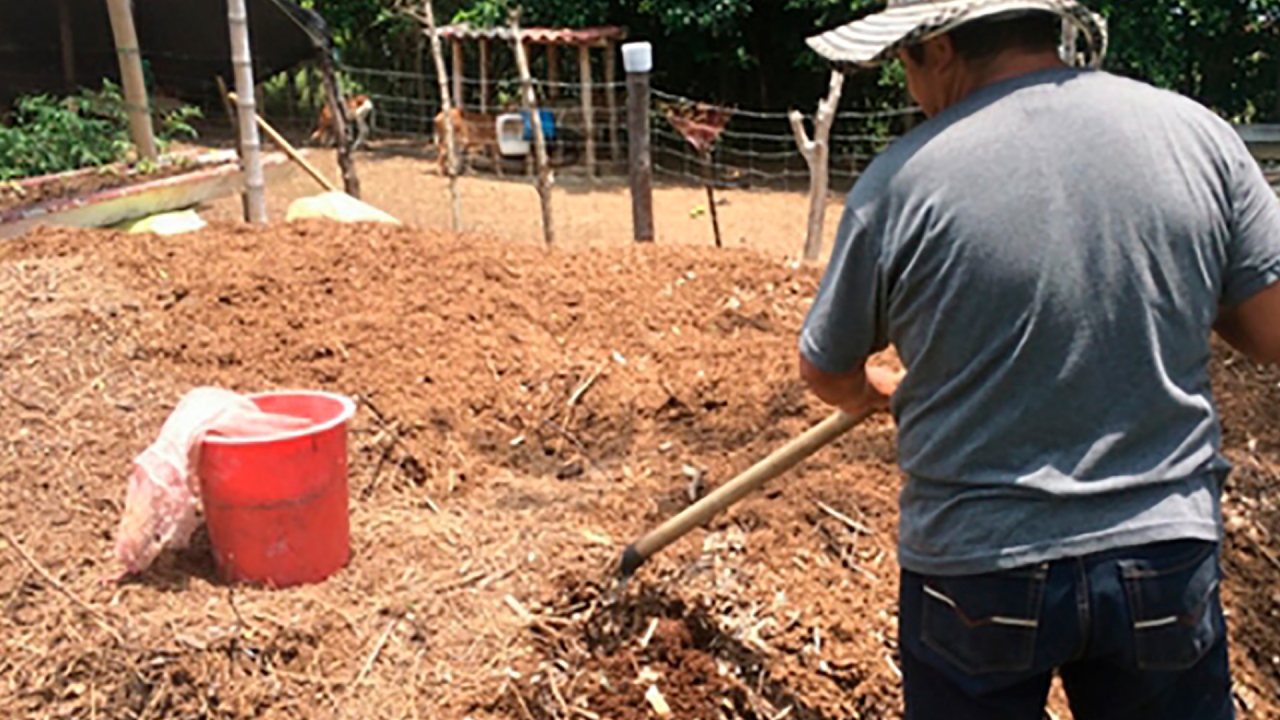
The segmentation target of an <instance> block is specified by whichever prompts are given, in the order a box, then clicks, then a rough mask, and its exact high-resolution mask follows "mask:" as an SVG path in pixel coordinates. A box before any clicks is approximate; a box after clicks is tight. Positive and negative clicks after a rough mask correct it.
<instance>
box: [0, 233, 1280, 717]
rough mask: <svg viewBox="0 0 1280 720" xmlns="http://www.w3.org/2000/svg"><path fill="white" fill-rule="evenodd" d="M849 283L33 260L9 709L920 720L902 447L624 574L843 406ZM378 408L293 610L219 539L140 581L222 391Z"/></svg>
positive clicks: (34, 250)
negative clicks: (227, 568)
mask: <svg viewBox="0 0 1280 720" xmlns="http://www.w3.org/2000/svg"><path fill="white" fill-rule="evenodd" d="M816 281H817V271H816V270H815V269H813V268H796V267H794V266H791V265H788V264H786V263H784V262H781V261H774V260H771V259H769V258H766V257H763V256H761V255H758V254H753V253H751V252H748V251H715V250H714V249H697V248H669V247H650V248H626V249H610V250H594V251H584V252H574V253H565V252H550V253H548V252H546V251H544V250H542V249H540V248H537V247H531V246H512V245H509V244H507V245H504V244H499V243H494V242H490V241H487V240H484V239H482V238H476V237H455V236H450V235H443V234H432V233H426V232H422V231H415V230H397V229H388V228H367V227H338V226H331V225H321V224H304V225H299V226H292V227H271V228H267V229H262V230H249V229H246V228H240V227H230V226H223V227H212V228H210V229H207V230H205V231H202V232H200V233H197V234H195V235H191V236H184V237H177V238H158V237H150V236H126V235H120V234H112V233H101V232H72V231H44V232H41V233H39V234H37V235H34V236H31V237H28V238H24V239H20V240H17V241H12V242H10V243H7V244H5V245H3V246H0V299H2V300H0V302H3V304H4V305H3V306H4V308H5V312H4V313H3V314H2V315H0V406H2V407H3V408H4V412H3V413H0V438H3V439H4V443H5V447H4V453H3V455H2V456H0V528H3V529H4V530H5V540H8V541H11V542H6V543H5V544H4V551H3V552H0V644H2V648H0V687H2V688H3V690H2V691H0V714H3V715H4V716H6V717H56V718H91V717H95V718H97V717H101V718H147V719H155V718H162V717H174V718H178V717H184V718H185V717H191V718H225V719H228V720H230V719H241V718H244V719H247V718H324V717H350V718H394V719H396V720H400V719H402V718H419V717H423V718H426V717H431V718H446V717H447V718H462V717H468V716H469V717H473V718H477V719H479V718H484V717H506V718H519V719H520V720H532V719H536V720H543V719H549V718H557V719H559V720H567V719H568V718H571V717H579V718H586V719H587V720H591V719H592V718H617V719H619V720H627V719H631V718H637V719H638V718H649V717H653V716H654V715H655V708H660V707H661V705H662V704H665V705H666V706H667V707H669V708H670V710H671V712H672V713H673V715H674V716H675V717H680V718H707V719H717V718H750V719H752V720H755V719H761V720H764V719H778V718H782V717H790V718H852V717H861V718H896V717H899V716H900V699H899V694H898V689H897V688H898V676H897V674H896V673H897V666H896V659H895V658H896V647H895V644H894V635H895V619H894V607H895V602H894V589H895V582H896V578H895V573H896V569H895V568H896V565H895V561H894V557H893V546H894V525H895V511H894V502H895V498H896V493H897V487H898V476H897V473H896V470H895V469H894V451H893V442H892V428H891V427H890V426H889V425H888V423H887V422H885V421H883V420H878V421H875V422H872V423H871V424H869V425H867V426H864V427H862V428H859V429H857V430H855V431H854V432H853V433H851V434H850V435H849V436H848V437H846V438H844V439H842V440H841V441H840V442H839V443H837V444H836V445H835V446H833V447H831V448H828V449H826V450H824V451H823V452H821V453H820V454H819V455H817V456H815V457H814V458H812V459H811V460H810V461H809V462H807V463H805V464H804V465H802V466H801V467H800V468H797V470H796V471H794V472H792V473H791V474H789V475H788V476H786V477H785V478H781V479H779V480H778V481H776V482H774V483H773V484H772V485H771V487H770V489H768V490H767V491H766V492H765V493H762V494H761V495H759V496H757V497H753V498H750V499H748V500H747V501H744V502H743V503H742V504H741V505H740V506H739V507H737V508H735V509H734V510H733V511H732V512H731V513H729V514H728V515H726V516H724V517H722V518H719V519H717V520H716V521H714V522H713V523H712V525H711V526H710V527H709V528H707V530H706V532H700V533H697V534H695V536H691V537H689V538H686V539H684V540H682V541H681V542H680V543H678V544H677V545H676V546H673V547H672V548H671V549H670V550H669V551H668V552H666V553H665V554H664V555H663V556H661V557H659V558H657V559H655V560H654V561H653V562H652V563H651V565H649V566H646V568H645V569H644V570H642V572H641V575H640V577H639V578H638V581H637V582H635V583H633V584H632V587H631V588H630V589H629V591H628V593H627V594H626V595H625V596H623V597H622V598H621V600H620V601H617V602H614V601H613V600H614V598H611V597H610V596H609V594H608V592H607V590H608V588H607V586H606V584H605V581H606V579H607V578H606V570H607V567H608V565H609V563H610V561H612V560H613V559H614V558H615V557H616V554H617V552H618V549H619V547H620V546H621V544H623V543H625V542H627V541H629V540H631V539H633V538H634V537H635V536H636V535H638V534H640V533H641V532H643V531H644V530H645V529H647V528H648V527H650V526H651V525H653V524H654V523H656V522H657V521H659V520H661V519H664V518H666V517H667V516H669V515H670V514H671V513H673V512H675V511H677V510H679V509H680V508H682V507H684V506H685V505H687V504H688V503H689V502H691V501H692V500H693V499H694V498H696V497H698V496H699V495H700V494H702V493H704V492H705V491H706V490H707V489H708V488H709V487H713V486H714V485H715V484H716V483H718V482H721V481H723V480H725V479H728V478H729V477H731V476H732V475H733V474H734V473H736V472H737V471H740V470H742V469H745V468H746V467H748V466H749V465H751V464H752V463H753V462H754V461H755V460H757V459H759V458H760V457H762V456H763V455H765V454H766V453H768V452H769V451H770V450H772V449H773V448H775V447H777V446H778V445H779V444H781V443H782V442H784V441H785V440H786V439H788V438H790V437H792V436H794V435H795V434H797V433H799V432H800V431H802V430H803V429H805V428H806V427H808V426H809V425H811V424H813V423H815V422H817V421H818V420H820V419H821V418H822V417H823V416H824V415H825V414H826V410H825V409H824V408H822V407H820V406H819V405H818V404H817V403H816V402H815V401H813V400H811V399H810V398H808V397H806V395H805V394H804V392H803V389H802V387H801V386H800V384H799V383H798V381H797V380H796V378H795V368H794V347H795V332H796V329H797V327H798V325H799V323H800V321H801V319H802V317H803V313H804V310H805V308H806V307H807V299H808V298H809V297H810V296H811V294H812V292H813V289H814V286H815V283H816ZM1217 376H1218V380H1219V390H1220V398H1221V400H1222V403H1223V405H1224V407H1225V408H1226V412H1227V421H1228V427H1227V431H1228V442H1229V445H1230V447H1231V454H1232V457H1233V459H1235V460H1236V463H1237V467H1238V468H1239V470H1238V472H1237V473H1236V474H1235V475H1234V476H1233V479H1232V483H1231V486H1230V488H1229V494H1228V509H1229V516H1230V520H1229V524H1230V526H1231V528H1232V531H1231V538H1230V543H1229V546H1228V561H1227V568H1228V572H1229V574H1230V576H1229V577H1230V579H1229V581H1228V584H1227V595H1228V600H1229V603H1230V611H1231V616H1230V622H1231V623H1232V629H1233V639H1234V641H1235V645H1234V662H1235V664H1236V670H1237V673H1238V688H1237V695H1238V698H1239V701H1240V704H1241V707H1242V710H1243V712H1242V716H1243V717H1257V718H1276V717H1280V704H1278V703H1277V701H1276V700H1275V698H1276V697H1277V696H1280V658H1277V657H1276V655H1277V653H1278V652H1280V629H1278V628H1280V621H1278V620H1277V613H1278V612H1280V595H1277V594H1276V592H1275V590H1274V588H1275V587H1276V586H1277V579H1280V560H1277V557H1276V556H1277V552H1278V551H1280V539H1277V533H1280V510H1278V509H1277V501H1276V498H1277V494H1278V493H1280V482H1277V481H1276V479H1275V478H1276V474H1275V468H1276V467H1277V464H1276V462H1277V459H1278V458H1280V430H1278V428H1280V422H1278V420H1280V418H1278V417H1277V412H1278V408H1280V405H1277V401H1280V397H1278V394H1280V390H1278V389H1277V380H1278V378H1277V376H1276V374H1274V373H1271V372H1269V371H1268V372H1263V371H1259V370H1257V369H1256V368H1253V367H1252V366H1250V365H1248V364H1247V363H1245V362H1244V361H1242V360H1239V359H1238V358H1235V357H1234V356H1230V357H1226V359H1225V361H1221V360H1220V361H1219V363H1218V372H1217ZM199 384H220V385H223V386H225V387H228V388H230V389H233V390H237V391H241V392H254V391H261V390H267V389H279V388H290V387H307V388H316V389H325V390H333V391H337V392H342V393H345V394H348V395H352V396H357V397H358V398H360V400H361V406H360V408H361V409H360V412H359V414H358V415H357V418H356V420H355V422H354V424H353V427H352V430H351V440H350V467H351V474H350V482H351V497H352V503H351V506H352V532H353V559H352V561H351V563H350V565H349V566H348V567H347V568H346V569H345V570H343V571H342V572H341V573H339V574H338V575H336V576H335V577H334V578H332V579H331V580H330V581H329V582H326V583H324V584H321V585H317V586H313V587H307V588H299V589H295V590H288V591H280V592H269V591H263V590H255V589H248V588H230V587H226V586H224V585H222V584H220V583H219V582H218V581H217V579H216V578H215V575H214V569H213V567H212V565H211V559H210V557H209V553H208V546H207V540H201V539H200V538H197V542H196V544H195V546H194V547H193V548H192V549H191V550H189V551H187V552H184V553H181V554H177V555H169V556H166V557H163V558H162V559H161V560H160V561H159V562H158V563H157V566H156V567H155V568H153V570H152V571H150V572H149V573H148V574H147V575H145V576H143V577H141V578H139V579H137V580H134V581H131V582H130V583H127V584H125V585H123V586H118V585H115V584H105V583H102V582H101V579H102V578H103V577H104V576H106V575H107V574H108V573H109V572H111V571H112V570H114V568H113V567H112V564H111V559H110V548H111V531H112V529H113V526H114V523H115V521H116V519H117V517H118V512H119V509H120V503H121V502H122V499H123V493H124V477H125V474H126V472H127V468H128V462H129V460H130V458H131V457H132V456H133V455H134V454H135V453H136V452H137V451H138V450H139V449H141V448H142V447H144V446H145V445H146V443H147V442H149V440H150V439H151V438H152V436H153V435H154V433H155V432H156V430H157V428H158V427H159V425H160V423H161V422H162V421H163V419H164V417H165V415H166V414H167V412H168V410H169V409H170V408H171V407H172V405H173V403H175V402H176V400H177V399H178V398H179V397H180V396H181V394H182V393H183V392H184V391H185V390H187V389H188V388H190V387H192V386H194V385H199Z"/></svg>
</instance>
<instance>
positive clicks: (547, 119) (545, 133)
mask: <svg viewBox="0 0 1280 720" xmlns="http://www.w3.org/2000/svg"><path fill="white" fill-rule="evenodd" d="M538 114H539V115H541V116H542V137H543V138H544V139H546V140H554V139H555V137H556V116H555V113H553V112H552V111H550V110H541V109H539V110H538ZM520 116H521V117H523V118H524V139H525V140H528V141H529V142H533V117H532V116H531V115H530V114H529V112H528V111H527V110H521V111H520Z"/></svg>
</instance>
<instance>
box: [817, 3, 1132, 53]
mask: <svg viewBox="0 0 1280 720" xmlns="http://www.w3.org/2000/svg"><path fill="white" fill-rule="evenodd" d="M888 2H889V5H888V7H887V8H885V9H884V10H883V11H881V12H878V13H876V14H874V15H869V16H867V17H865V18H863V19H861V20H856V21H854V22H851V23H849V24H848V25H844V26H842V27H838V28H836V29H834V30H829V31H827V32H825V33H822V34H821V35H816V36H814V37H811V38H809V39H808V41H807V42H808V43H809V47H811V48H813V49H814V50H815V51H816V52H817V53H818V54H819V55H821V56H822V57H824V58H826V59H827V60H829V61H831V62H833V63H836V64H838V65H855V66H861V67H872V66H875V65H878V64H880V63H881V62H883V61H885V60H890V59H892V58H893V56H894V53H895V52H896V51H897V50H898V49H899V48H903V47H906V46H908V45H914V44H916V43H919V42H923V41H925V40H928V39H929V38H932V37H935V36H938V35H942V34H944V33H946V32H949V31H951V30H954V29H955V28H956V27H957V26H959V25H962V24H964V23H966V22H970V21H972V20H978V19H981V18H986V17H991V16H993V15H1002V14H1008V13H1018V12H1028V11H1035V10H1041V11H1046V12H1051V13H1053V14H1055V15H1058V16H1059V17H1062V18H1063V19H1065V20H1069V21H1071V22H1072V23H1073V24H1074V25H1075V26H1076V28H1077V30H1078V31H1079V33H1080V34H1081V35H1082V36H1083V38H1084V41H1085V42H1084V44H1085V57H1084V60H1085V63H1087V64H1089V65H1093V66H1097V65H1098V64H1100V63H1101V62H1102V56H1103V55H1104V54H1106V50H1107V25H1106V19H1105V18H1103V17H1102V16H1101V15H1098V14H1097V13H1094V12H1093V11H1091V10H1089V8H1086V7H1085V6H1083V5H1081V4H1080V3H1078V2H1076V1H1075V0H888Z"/></svg>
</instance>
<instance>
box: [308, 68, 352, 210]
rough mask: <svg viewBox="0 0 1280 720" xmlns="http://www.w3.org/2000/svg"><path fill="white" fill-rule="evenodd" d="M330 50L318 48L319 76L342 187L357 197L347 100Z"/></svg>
mask: <svg viewBox="0 0 1280 720" xmlns="http://www.w3.org/2000/svg"><path fill="white" fill-rule="evenodd" d="M331 53H332V50H331V49H330V48H329V47H324V48H321V49H320V54H319V56H318V58H319V61H320V77H321V78H322V79H323V80H324V90H325V95H326V96H327V97H328V99H329V111H330V114H331V115H332V116H333V132H334V135H335V136H336V137H337V145H338V168H339V169H340V170H341V171H342V188H343V190H345V191H346V193H347V194H348V195H350V196H351V197H353V198H357V199H359V197H360V177H359V176H358V175H356V163H355V161H354V160H352V159H351V141H352V138H351V137H350V135H349V133H348V132H347V121H348V120H349V118H348V117H347V101H346V98H344V97H343V96H342V86H341V85H339V84H338V71H337V70H336V69H335V68H334V66H333V55H332V54H331Z"/></svg>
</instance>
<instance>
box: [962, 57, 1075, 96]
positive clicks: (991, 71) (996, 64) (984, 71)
mask: <svg viewBox="0 0 1280 720" xmlns="http://www.w3.org/2000/svg"><path fill="white" fill-rule="evenodd" d="M1061 67H1066V63H1064V62H1062V58H1060V57H1059V56H1058V53H1056V52H1051V51H1049V52H1037V53H1027V52H1021V51H1010V52H1006V53H1002V54H1000V55H997V56H996V57H993V58H991V59H990V60H987V61H985V62H983V63H981V64H979V65H978V66H976V67H975V68H974V71H973V73H971V75H970V77H971V78H972V80H971V84H970V87H969V88H968V90H967V92H965V93H964V94H965V95H968V94H969V93H971V92H973V91H974V90H977V89H978V88H981V87H985V86H987V85H991V84H992V83H997V82H1000V81H1001V80H1008V79H1010V78H1015V77H1018V76H1019V75H1027V74H1030V73H1034V72H1040V71H1041V70H1052V69H1054V68H1061Z"/></svg>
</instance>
